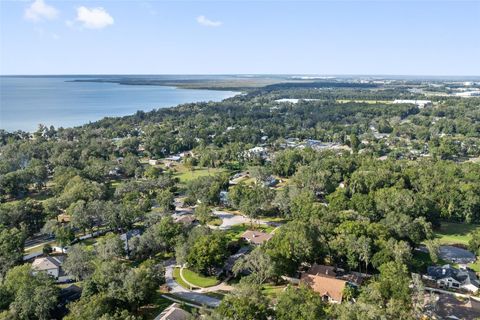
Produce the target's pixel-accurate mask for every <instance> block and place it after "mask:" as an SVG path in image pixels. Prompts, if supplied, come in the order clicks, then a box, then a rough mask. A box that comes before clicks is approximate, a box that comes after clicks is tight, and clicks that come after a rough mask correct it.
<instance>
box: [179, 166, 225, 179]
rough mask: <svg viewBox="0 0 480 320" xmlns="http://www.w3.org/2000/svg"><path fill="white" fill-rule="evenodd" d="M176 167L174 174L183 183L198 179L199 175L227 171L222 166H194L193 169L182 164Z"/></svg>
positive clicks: (211, 174) (203, 175)
mask: <svg viewBox="0 0 480 320" xmlns="http://www.w3.org/2000/svg"><path fill="white" fill-rule="evenodd" d="M175 169H176V172H175V173H174V175H173V176H174V177H175V178H178V179H179V180H180V182H182V183H185V182H188V181H190V180H194V179H197V178H199V177H205V176H213V175H216V174H218V173H221V172H226V171H227V170H225V169H222V168H194V169H193V170H187V169H185V167H183V166H182V165H178V166H176V167H175Z"/></svg>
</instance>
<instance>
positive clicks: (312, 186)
mask: <svg viewBox="0 0 480 320" xmlns="http://www.w3.org/2000/svg"><path fill="white" fill-rule="evenodd" d="M412 86H413V87H415V88H417V87H418V86H421V83H420V82H419V83H417V82H415V83H409V82H406V81H397V82H392V83H390V84H388V85H385V84H383V85H382V84H372V83H356V82H347V81H345V82H342V81H318V82H310V83H293V84H292V83H281V84H273V85H268V86H265V87H261V88H249V89H248V90H246V92H245V93H244V94H242V95H238V96H235V97H233V98H230V99H226V100H224V101H222V102H208V103H190V104H184V105H180V106H177V107H174V108H166V109H158V110H153V111H151V112H141V111H139V112H137V113H135V114H134V115H131V116H127V117H121V118H105V119H103V120H100V121H97V122H94V123H90V124H86V125H84V126H81V127H76V128H54V127H50V128H49V127H45V126H43V125H40V126H39V128H38V130H37V131H36V132H34V133H32V134H30V133H26V132H21V131H17V132H6V131H0V301H1V303H0V310H3V312H2V313H0V318H1V319H51V318H52V317H54V318H62V317H64V318H65V319H148V318H149V314H148V312H146V311H145V309H146V306H148V305H151V304H154V303H155V301H152V299H153V297H155V296H156V294H155V293H156V292H157V291H158V289H159V287H160V286H162V285H164V283H165V281H166V279H165V268H166V265H167V264H166V261H167V260H169V259H176V263H178V264H181V265H187V266H188V269H191V270H192V272H196V273H198V274H199V275H202V276H204V277H216V278H218V279H220V280H222V281H223V280H224V279H225V278H226V277H227V275H226V274H222V272H219V269H222V268H223V266H224V264H225V263H226V261H227V260H228V259H229V257H230V256H232V255H233V254H235V253H236V252H237V251H238V250H239V248H241V247H242V246H244V245H245V243H242V240H241V239H240V237H239V235H238V234H233V233H232V231H231V230H227V231H226V230H222V229H219V228H215V223H216V220H218V217H217V216H215V215H214V213H213V212H214V211H215V210H218V208H221V209H224V210H226V211H232V212H236V213H237V214H241V215H243V216H245V217H247V218H248V219H250V227H248V224H247V226H246V227H245V228H250V229H252V228H253V229H255V228H260V229H261V228H262V226H261V225H260V224H259V223H258V221H274V222H276V223H278V224H277V225H275V227H276V230H275V231H274V232H273V233H272V234H273V236H272V238H271V239H270V240H269V241H268V242H266V243H264V244H262V245H260V246H255V248H251V250H250V251H249V253H247V254H246V255H244V256H243V257H242V258H241V259H239V260H238V261H237V262H236V263H235V265H234V267H233V271H232V275H230V276H229V278H228V279H229V280H230V279H232V283H233V284H234V286H235V289H234V290H233V291H231V292H230V293H228V294H225V295H224V297H222V299H221V302H220V304H219V306H218V307H217V308H215V309H211V308H201V309H199V310H197V311H192V312H191V313H192V314H193V315H192V317H197V316H198V317H200V316H203V317H206V318H207V319H418V318H420V317H421V316H422V315H424V314H425V310H427V309H428V307H427V306H426V302H425V301H424V300H425V299H424V297H423V291H422V290H423V289H422V284H420V281H419V279H417V278H416V277H413V278H412V275H411V273H412V272H413V273H422V272H425V270H426V267H427V266H428V264H431V263H435V262H437V261H438V257H436V253H435V251H436V249H435V248H437V247H438V246H439V243H438V241H436V240H435V231H436V230H437V229H438V228H440V226H441V224H442V223H443V222H461V223H464V224H475V223H480V163H479V161H478V159H479V157H480V98H468V99H465V98H459V97H452V96H431V97H430V96H429V97H426V96H425V95H424V94H423V93H418V92H412V90H410V89H411V87H412ZM427 98H428V99H429V100H431V102H432V103H431V104H430V105H428V106H424V107H419V106H418V105H417V104H415V103H392V101H393V100H395V99H412V100H415V99H427ZM280 99H299V100H298V101H297V100H295V101H293V100H292V101H290V102H289V101H281V100H280ZM180 154H181V157H179V159H175V160H173V161H172V163H173V165H172V164H171V163H170V162H165V158H167V159H168V157H171V156H172V155H180ZM180 158H181V159H180ZM152 160H154V161H157V160H159V161H160V160H161V161H162V162H161V163H159V164H158V165H157V164H156V162H155V163H154V164H152V163H151V161H152ZM244 172H248V175H249V177H250V179H249V180H246V181H242V182H240V183H238V184H234V185H232V183H230V182H231V180H232V177H234V175H235V174H239V173H244ZM200 173H202V174H200ZM196 174H198V176H196ZM272 177H273V178H275V180H277V181H280V182H281V183H280V184H279V185H277V186H275V187H272V186H271V185H269V184H268V183H267V181H269V180H268V179H270V178H272ZM222 191H224V192H227V191H228V201H224V200H223V199H222V196H221V194H222ZM179 198H182V201H184V202H185V205H186V206H191V207H194V216H195V220H196V223H194V224H191V225H190V224H183V223H179V222H176V221H175V219H174V214H175V211H176V206H177V204H176V201H177V199H179ZM262 219H263V220H262ZM255 221H257V223H258V224H259V225H257V226H255ZM217 222H218V221H217ZM220 223H221V222H220ZM217 225H218V224H217ZM133 230H140V235H139V236H136V237H133V238H132V240H131V241H128V234H129V232H131V231H133ZM94 231H97V232H103V236H102V237H100V238H99V239H98V241H95V244H94V245H92V244H88V243H85V241H83V240H82V239H81V236H82V235H86V234H89V233H92V232H94ZM243 231H244V230H243ZM264 231H265V230H264ZM121 234H126V235H127V246H126V248H124V245H123V241H121V240H120V238H119V236H118V235H121ZM39 236H49V237H52V238H54V239H55V245H57V246H59V247H61V248H68V251H67V253H68V255H67V258H66V260H65V262H64V265H63V268H64V269H65V271H66V272H67V273H68V274H69V275H71V276H72V277H73V278H74V280H75V282H76V283H77V284H78V285H79V286H80V287H81V288H82V293H81V298H80V299H78V300H77V301H75V302H70V303H69V304H66V305H63V309H62V308H60V307H59V305H60V304H61V303H60V302H61V301H62V300H61V294H60V291H61V288H59V287H58V286H57V285H56V284H55V282H54V281H53V280H52V279H51V278H50V277H48V276H45V275H44V274H42V273H32V272H30V270H31V267H30V265H29V261H24V255H25V249H26V247H27V245H26V244H28V243H29V241H31V240H32V239H35V237H39ZM477 237H478V239H480V234H478V235H477ZM478 243H480V241H479V242H478ZM478 243H477V244H476V243H475V241H471V247H470V248H471V250H473V251H474V252H478V249H479V247H480V245H479V244H478ZM421 245H425V246H426V247H428V248H429V250H430V256H428V257H425V256H421V257H420V256H419V253H418V252H417V251H416V250H415V249H416V248H418V247H419V246H421ZM41 249H42V250H43V253H44V254H45V255H47V256H48V255H49V254H51V253H52V248H51V246H50V245H49V244H47V245H45V246H43V247H42V248H41ZM62 251H63V249H62ZM314 264H324V265H330V266H335V267H338V268H342V269H344V270H347V271H358V272H360V273H362V272H363V273H365V274H369V275H371V278H369V280H368V282H367V283H366V284H363V285H362V286H361V287H360V288H357V289H355V290H353V289H352V291H351V292H349V293H348V294H347V293H345V294H344V296H347V297H348V298H347V299H345V302H344V303H342V304H327V303H325V302H324V301H323V300H322V298H321V297H320V295H318V294H316V293H314V292H313V291H312V290H311V289H310V288H309V287H308V286H305V285H299V286H296V285H295V286H293V285H285V289H284V290H282V291H281V292H280V293H278V294H276V295H274V296H273V297H272V296H270V295H268V294H266V293H265V290H264V287H265V285H267V284H269V285H275V286H278V285H281V284H284V281H285V280H284V277H298V275H299V274H301V273H302V272H303V271H305V270H307V269H308V268H309V267H310V266H312V265H314ZM300 302H301V303H300Z"/></svg>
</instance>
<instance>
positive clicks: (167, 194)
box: [157, 189, 175, 213]
mask: <svg viewBox="0 0 480 320" xmlns="http://www.w3.org/2000/svg"><path fill="white" fill-rule="evenodd" d="M173 201H174V196H173V193H172V192H171V191H170V190H168V189H165V190H160V191H159V192H157V204H158V206H159V208H160V210H162V212H164V213H167V212H172V211H173V210H174V209H175V205H174V204H173Z"/></svg>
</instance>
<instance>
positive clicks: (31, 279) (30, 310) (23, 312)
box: [3, 264, 59, 320]
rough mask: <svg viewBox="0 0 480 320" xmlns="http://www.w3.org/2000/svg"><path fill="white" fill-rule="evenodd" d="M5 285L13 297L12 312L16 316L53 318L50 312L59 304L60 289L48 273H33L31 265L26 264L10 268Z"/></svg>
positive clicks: (21, 317) (42, 318) (44, 319)
mask: <svg viewBox="0 0 480 320" xmlns="http://www.w3.org/2000/svg"><path fill="white" fill-rule="evenodd" d="M3 285H4V288H5V289H6V290H7V292H8V293H9V296H10V297H11V299H12V300H11V303H10V313H11V314H12V315H13V317H14V318H16V319H25V320H26V319H40V320H47V319H51V317H50V312H51V311H52V310H53V309H54V308H55V307H56V305H57V299H58V294H59V289H58V288H57V287H56V286H55V284H54V281H53V279H51V278H50V277H49V276H48V275H47V274H45V273H43V272H38V273H36V274H33V273H32V270H31V265H30V264H24V265H22V266H17V267H14V268H12V269H10V270H9V271H8V273H7V275H6V276H5V281H4V283H3Z"/></svg>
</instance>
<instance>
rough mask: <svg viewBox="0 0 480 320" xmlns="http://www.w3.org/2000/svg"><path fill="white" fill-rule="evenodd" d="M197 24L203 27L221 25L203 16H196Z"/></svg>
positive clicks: (219, 22)
mask: <svg viewBox="0 0 480 320" xmlns="http://www.w3.org/2000/svg"><path fill="white" fill-rule="evenodd" d="M197 22H198V23H199V24H201V25H202V26H205V27H220V26H221V25H222V22H221V21H213V20H210V19H208V18H207V17H205V16H198V17H197Z"/></svg>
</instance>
